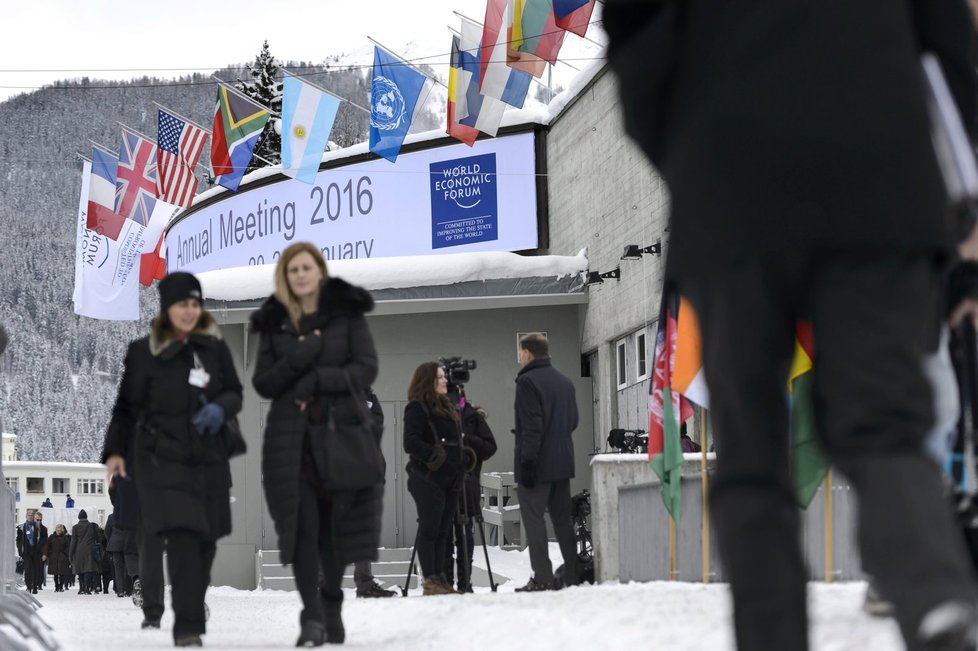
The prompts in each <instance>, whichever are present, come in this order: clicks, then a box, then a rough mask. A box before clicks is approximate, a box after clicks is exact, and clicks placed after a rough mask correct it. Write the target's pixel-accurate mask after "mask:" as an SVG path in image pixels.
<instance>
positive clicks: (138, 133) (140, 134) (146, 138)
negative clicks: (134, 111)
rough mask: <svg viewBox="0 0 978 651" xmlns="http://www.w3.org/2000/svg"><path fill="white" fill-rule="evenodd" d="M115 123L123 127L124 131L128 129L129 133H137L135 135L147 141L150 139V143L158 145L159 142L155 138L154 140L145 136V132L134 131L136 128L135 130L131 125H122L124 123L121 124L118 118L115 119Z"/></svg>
mask: <svg viewBox="0 0 978 651" xmlns="http://www.w3.org/2000/svg"><path fill="white" fill-rule="evenodd" d="M116 124H118V125H119V126H120V127H122V128H123V129H125V130H126V131H128V132H129V133H132V134H135V135H137V136H139V137H140V138H143V139H144V140H149V141H150V142H151V143H153V144H154V145H157V146H159V143H157V141H156V140H154V139H153V138H150V137H149V136H147V135H146V134H144V133H140V132H139V131H136V130H135V129H133V128H132V127H128V126H126V125H124V124H123V123H122V122H119V121H118V120H116Z"/></svg>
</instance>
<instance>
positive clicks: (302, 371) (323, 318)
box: [102, 242, 577, 647]
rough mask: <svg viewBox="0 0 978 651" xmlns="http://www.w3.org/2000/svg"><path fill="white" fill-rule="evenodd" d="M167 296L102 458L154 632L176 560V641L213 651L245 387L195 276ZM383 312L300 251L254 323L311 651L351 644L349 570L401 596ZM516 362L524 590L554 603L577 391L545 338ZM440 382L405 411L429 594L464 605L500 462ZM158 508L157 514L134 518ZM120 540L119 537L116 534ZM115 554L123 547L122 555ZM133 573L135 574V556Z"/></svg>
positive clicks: (271, 500)
mask: <svg viewBox="0 0 978 651" xmlns="http://www.w3.org/2000/svg"><path fill="white" fill-rule="evenodd" d="M159 292H160V313H159V315H158V316H157V317H156V318H155V319H154V321H153V324H152V332H151V333H150V335H149V336H147V337H143V338H141V339H138V340H136V341H133V342H132V343H131V344H130V346H129V350H128V352H127V354H126V359H125V364H124V372H123V377H122V382H121V384H120V387H119V394H118V398H117V400H116V404H115V407H114V408H113V412H112V420H111V423H110V425H109V428H108V431H107V433H106V437H105V443H104V448H103V454H102V460H103V463H105V465H106V467H107V471H108V473H109V475H110V477H111V483H110V491H113V490H115V491H118V495H119V496H124V497H123V499H124V501H129V502H130V503H134V505H133V506H134V508H133V509H132V510H133V511H136V512H137V513H136V515H135V516H134V517H133V516H127V517H126V520H127V522H126V523H125V526H126V528H127V530H128V531H132V532H134V535H133V536H132V538H129V537H124V541H125V542H123V543H122V544H123V550H125V549H127V548H128V547H127V545H130V542H131V540H135V548H136V549H135V554H133V555H134V556H136V557H137V558H138V561H137V562H136V563H135V565H136V566H137V568H136V572H137V573H138V577H139V580H140V582H141V590H142V599H143V600H142V605H143V614H144V621H143V627H144V628H158V627H159V625H160V624H159V622H160V616H161V615H162V609H163V605H162V571H161V570H160V571H159V572H158V575H159V576H158V579H157V578H155V575H156V574H157V572H156V571H154V570H152V569H151V566H153V565H154V564H157V565H159V566H160V568H161V561H160V557H161V555H162V551H163V548H164V547H165V549H166V550H167V558H168V564H169V570H170V581H171V584H172V606H173V612H174V625H173V639H174V643H175V645H176V646H178V647H190V646H202V644H203V642H202V640H201V636H202V635H203V634H204V633H205V631H206V617H207V615H206V607H205V604H204V596H205V593H206V590H207V586H208V584H209V582H210V571H211V566H212V563H213V560H214V552H215V543H216V541H217V540H218V539H219V538H221V537H223V536H225V535H227V534H228V533H230V530H231V517H230V509H229V490H230V477H231V473H230V467H229V460H230V459H231V458H232V457H233V456H235V455H237V454H242V453H244V452H245V445H244V440H243V438H242V437H241V434H240V431H239V430H238V428H237V420H236V415H237V414H238V412H239V411H240V410H241V407H242V387H241V382H240V380H239V379H238V375H237V372H236V370H235V367H234V364H233V362H232V358H231V353H230V350H229V349H228V347H227V344H226V343H225V342H224V341H223V340H222V339H221V337H220V333H219V331H218V328H217V326H216V323H215V321H214V319H213V317H212V316H211V315H210V314H209V313H208V312H207V311H206V310H205V309H204V307H203V294H202V290H201V286H200V283H199V281H198V280H197V278H196V277H194V276H193V275H192V274H189V273H184V272H175V273H171V274H169V275H168V276H166V277H165V278H164V279H163V280H162V281H161V282H160V284H159ZM373 305H374V301H373V298H372V297H371V295H370V293H369V292H367V291H366V290H365V289H363V288H360V287H356V286H354V285H351V284H349V283H347V282H346V281H344V280H342V279H340V278H336V277H330V276H329V274H328V270H327V267H326V262H325V260H324V259H323V256H322V254H321V252H320V251H319V250H318V249H317V248H316V247H315V246H314V245H312V244H310V243H307V242H300V243H296V244H293V245H291V246H289V247H288V248H286V249H285V250H284V251H282V252H281V254H280V257H279V260H278V264H277V266H276V268H275V293H274V294H273V295H272V296H270V297H269V298H268V299H267V300H266V301H265V302H264V304H263V305H262V306H261V307H260V308H259V309H258V310H256V311H255V313H254V314H253V315H252V317H251V329H252V331H253V332H255V333H257V334H258V337H259V345H258V355H257V358H256V361H255V370H254V374H253V377H252V382H253V385H254V387H255V389H256V391H257V392H258V394H259V395H260V396H262V397H263V398H266V399H269V400H270V401H271V407H270V409H269V412H268V415H267V417H266V426H265V432H264V438H263V444H262V455H261V457H262V462H261V463H262V476H263V485H264V490H265V497H266V503H267V504H268V508H269V512H270V514H271V516H272V519H273V520H274V522H275V529H276V533H277V534H278V540H279V549H280V554H281V558H282V562H283V563H285V564H291V565H292V566H293V571H294V575H295V580H296V585H297V588H298V591H299V594H300V596H301V599H302V610H301V612H300V615H299V622H300V628H301V631H300V636H299V639H298V641H297V643H296V644H297V646H300V647H316V646H321V645H323V644H326V643H333V644H338V643H342V642H343V641H344V639H345V635H346V632H345V629H344V625H343V620H342V616H341V611H342V603H343V591H342V589H341V584H342V580H343V575H344V572H345V568H346V567H347V566H348V565H349V564H353V565H354V566H355V572H354V577H355V581H356V584H357V595H358V596H362V597H388V596H393V595H394V594H395V593H394V592H393V591H390V590H385V589H383V588H382V587H381V586H379V585H378V584H377V583H376V581H375V580H374V578H373V576H372V575H371V574H370V563H371V561H373V560H375V559H376V558H377V548H378V545H379V542H380V530H381V516H382V509H383V495H384V488H385V487H384V477H385V474H386V462H385V460H384V458H383V454H382V453H381V450H380V441H381V436H382V433H383V411H382V409H381V407H380V402H379V399H378V398H377V396H376V395H374V393H373V391H372V389H371V386H372V384H373V382H374V381H375V379H376V378H377V373H378V357H377V351H376V348H375V346H374V341H373V337H372V335H371V333H370V329H369V327H368V325H367V320H366V318H365V315H366V314H367V313H368V312H369V311H370V310H371V309H372V308H373ZM521 346H522V347H523V350H524V351H526V352H525V362H524V363H525V367H524V372H523V375H524V376H525V377H521V379H520V380H519V383H518V390H517V392H518V395H519V394H520V389H519V386H520V385H522V386H524V387H526V389H525V391H526V392H527V395H526V396H524V397H523V398H522V399H521V398H518V400H517V439H516V445H517V450H518V452H517V459H518V460H519V461H518V463H519V464H520V468H519V471H521V472H522V473H523V477H524V478H523V482H524V483H525V484H526V488H527V490H532V491H534V492H533V494H532V495H531V494H530V493H527V497H526V499H528V500H532V502H533V503H534V505H535V508H534V509H533V513H532V514H531V516H530V518H531V521H530V522H528V527H527V532H528V536H529V538H530V541H529V543H530V553H531V559H532V560H533V567H534V572H535V573H536V574H537V576H536V577H535V579H534V580H532V581H531V582H530V584H528V586H526V588H525V589H528V590H538V589H549V588H553V587H556V586H555V583H554V580H553V573H552V570H551V568H550V561H549V558H547V557H546V530H545V528H544V527H543V520H542V518H543V512H544V510H545V509H547V508H549V509H550V510H551V515H552V517H553V519H554V523H555V526H556V527H557V529H558V530H559V533H558V539H559V540H560V541H561V549H562V550H563V551H564V553H565V557H564V560H565V568H566V572H565V574H564V576H563V584H564V585H573V584H575V583H576V572H575V565H574V563H575V562H576V552H575V550H574V549H573V539H572V532H571V529H570V511H569V509H570V493H569V488H568V482H567V480H568V479H569V478H570V477H572V476H573V465H574V464H573V450H572V444H571V433H572V431H573V428H574V427H576V425H577V411H576V403H575V400H574V392H573V386H572V385H571V383H570V381H569V380H568V379H567V378H565V377H563V376H561V375H560V374H559V373H557V372H556V370H554V369H552V367H550V364H549V356H548V353H547V347H546V339H545V338H544V337H543V336H542V335H532V336H530V337H528V338H525V339H524V341H523V342H521ZM445 372H446V369H445V368H443V367H442V365H441V364H439V363H438V362H434V361H432V362H425V363H424V364H421V365H420V366H419V367H418V368H417V369H416V370H415V372H414V374H413V376H412V378H411V380H410V383H409V386H408V392H407V393H408V398H409V403H408V405H407V407H406V408H405V427H404V441H403V443H404V449H405V451H407V452H408V453H409V455H410V457H411V462H410V463H409V465H408V472H409V477H408V488H409V490H410V492H411V494H412V496H413V497H414V499H415V502H416V504H417V507H418V508H417V510H418V538H417V542H416V548H417V553H418V557H419V560H420V564H421V567H422V571H423V574H424V581H423V593H424V594H425V595H436V594H448V593H453V592H456V589H455V588H454V587H453V586H452V583H453V582H455V585H456V586H457V592H461V593H464V592H471V591H472V554H473V550H474V538H473V517H475V516H476V515H477V514H479V512H480V508H481V506H480V504H479V501H478V496H479V491H480V488H479V482H478V474H479V472H480V470H481V465H482V463H483V462H484V461H486V460H487V459H489V458H490V457H491V456H492V455H493V454H494V453H495V451H496V441H495V438H494V437H493V434H492V430H491V429H490V428H489V425H488V423H487V421H486V412H485V410H483V409H481V408H479V407H477V406H475V405H472V404H470V403H469V402H468V401H467V399H466V396H465V393H464V388H463V387H462V386H460V385H455V386H451V387H450V386H449V384H448V381H447V378H446V375H445ZM561 378H562V379H561ZM529 394H532V396H531V395H529ZM554 409H556V410H557V411H558V412H559V414H560V415H559V417H558V418H557V419H556V420H554V419H553V418H552V413H553V410H554ZM466 477H468V479H466ZM565 493H566V495H565ZM463 495H464V498H462V496H463ZM146 504H152V505H153V507H152V508H139V506H140V505H146ZM115 506H116V511H115V513H114V515H116V516H118V514H119V506H120V505H119V503H118V502H117V503H116V505H115ZM536 515H539V521H538V522H537V521H536V520H533V518H534V517H535V516H536ZM114 524H115V526H116V527H117V528H118V527H119V524H120V523H119V520H118V519H116V521H115V523H114ZM535 524H538V525H539V526H534V525H535ZM113 539H114V537H113ZM567 540H570V541H571V544H570V547H569V548H566V549H565V547H566V545H565V544H564V543H565V542H566V541H567ZM109 545H110V549H113V550H116V549H118V548H117V547H116V546H115V544H114V543H113V542H112V540H110V541H109ZM453 552H457V553H456V554H453ZM453 555H454V556H457V557H456V558H453ZM117 558H118V557H117ZM123 559H124V562H123V565H125V566H129V555H128V554H127V553H126V552H125V551H123ZM117 563H118V561H117ZM117 567H119V566H118V565H117ZM117 571H119V570H117ZM127 571H128V570H127ZM156 595H158V596H159V598H158V599H157V598H156Z"/></svg>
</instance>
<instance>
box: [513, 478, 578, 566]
mask: <svg viewBox="0 0 978 651" xmlns="http://www.w3.org/2000/svg"><path fill="white" fill-rule="evenodd" d="M516 494H517V495H518V496H519V498H520V518H521V519H522V520H523V530H524V531H526V540H527V546H528V547H529V548H530V567H531V568H532V569H533V578H534V579H535V580H536V581H539V582H541V583H549V582H550V581H553V580H554V570H553V563H551V562H550V553H549V551H548V549H547V525H546V523H545V522H544V520H543V514H544V512H548V513H550V521H551V522H552V523H553V525H554V536H556V538H557V544H558V545H560V554H561V556H563V557H564V576H563V580H564V582H565V584H566V585H577V581H578V578H577V575H578V570H577V540H576V539H575V538H574V523H573V520H572V519H571V494H570V480H569V479H561V480H558V481H552V482H541V483H539V484H537V485H536V486H534V487H533V488H527V487H526V486H522V485H521V486H517V487H516Z"/></svg>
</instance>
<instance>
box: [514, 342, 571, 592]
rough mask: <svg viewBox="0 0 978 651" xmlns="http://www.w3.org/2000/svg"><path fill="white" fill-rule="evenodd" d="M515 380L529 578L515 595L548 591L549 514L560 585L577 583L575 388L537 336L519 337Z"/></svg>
mask: <svg viewBox="0 0 978 651" xmlns="http://www.w3.org/2000/svg"><path fill="white" fill-rule="evenodd" d="M520 364H522V366H523V368H522V369H520V372H519V373H518V374H517V376H516V450H515V452H514V455H513V461H514V465H515V468H516V472H515V475H516V483H517V489H516V492H517V495H519V498H520V517H521V518H522V520H523V529H524V531H525V532H526V541H527V545H528V547H529V548H530V567H531V568H532V569H533V576H532V577H531V578H530V580H529V581H528V582H527V584H526V585H525V586H523V587H521V588H516V591H517V592H536V591H538V590H552V589H554V588H555V587H559V586H556V585H555V584H554V573H553V564H552V563H551V562H550V555H549V553H548V551H547V526H546V523H544V521H543V514H544V513H545V512H549V513H550V521H551V522H552V523H553V526H554V535H555V536H556V537H557V543H558V544H559V545H560V553H561V556H563V557H564V573H563V575H562V577H561V581H562V583H563V585H576V584H577V580H578V577H577V574H578V573H577V546H576V541H575V539H574V526H573V522H572V520H571V494H570V480H571V479H572V478H573V477H574V439H573V438H572V435H573V432H574V430H575V429H577V424H578V413H577V398H576V396H575V391H574V384H573V383H572V382H571V381H570V378H568V377H567V376H566V375H564V374H563V373H561V372H560V371H558V370H557V369H555V368H554V367H553V364H551V362H550V346H549V344H548V342H547V339H546V337H545V336H544V335H543V334H541V333H533V334H529V335H526V336H525V337H523V338H522V339H520Z"/></svg>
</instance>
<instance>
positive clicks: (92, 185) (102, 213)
mask: <svg viewBox="0 0 978 651" xmlns="http://www.w3.org/2000/svg"><path fill="white" fill-rule="evenodd" d="M118 166H119V159H118V158H116V157H115V156H113V155H112V154H109V153H107V152H104V151H102V150H101V149H99V148H97V147H95V148H93V149H92V172H91V175H90V176H89V189H88V218H87V220H86V223H85V228H87V229H88V230H91V231H95V232H96V233H99V234H100V235H105V236H106V237H109V238H111V239H113V240H115V239H118V237H119V231H121V230H122V225H123V224H124V223H125V221H126V220H125V218H124V217H122V216H121V215H118V214H117V213H116V212H115V183H116V169H117V168H118Z"/></svg>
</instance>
